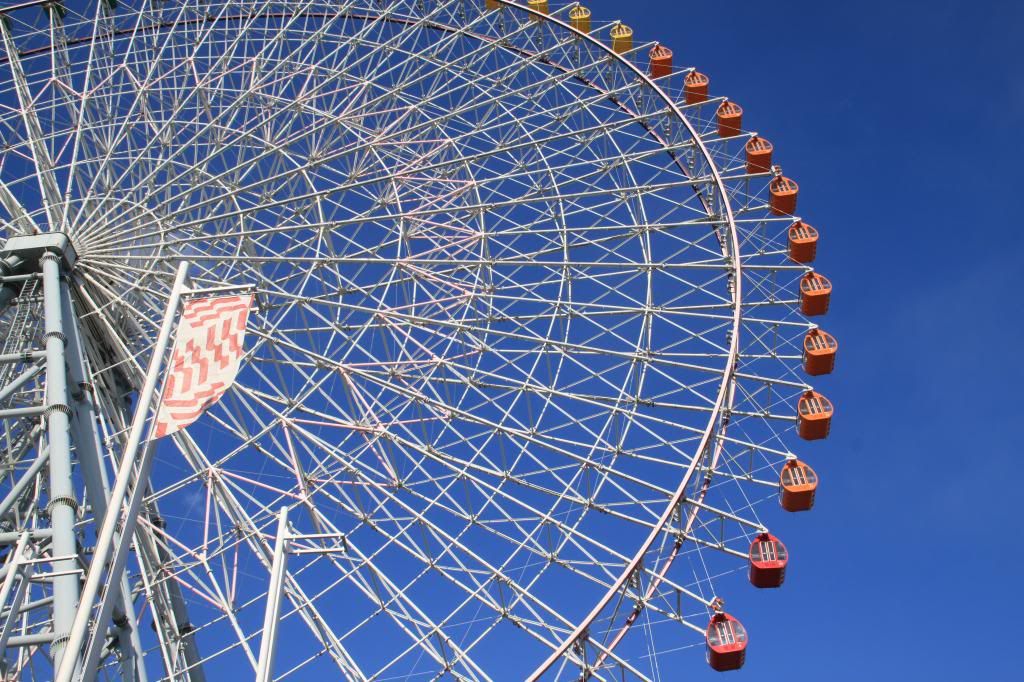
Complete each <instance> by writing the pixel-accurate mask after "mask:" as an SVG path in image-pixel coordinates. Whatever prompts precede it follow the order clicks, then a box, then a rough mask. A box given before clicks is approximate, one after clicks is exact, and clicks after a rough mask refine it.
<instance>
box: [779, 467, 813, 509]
mask: <svg viewBox="0 0 1024 682" xmlns="http://www.w3.org/2000/svg"><path fill="white" fill-rule="evenodd" d="M817 490H818V474H816V473H815V472H814V469H812V468H811V467H810V465H809V464H806V463H804V462H801V461H800V460H798V459H791V460H789V461H788V462H786V464H785V465H784V466H783V467H782V473H781V474H780V475H779V503H780V504H781V505H782V508H783V509H785V510H786V511H788V512H801V511H808V510H810V509H811V508H812V507H813V506H814V494H815V493H816V492H817Z"/></svg>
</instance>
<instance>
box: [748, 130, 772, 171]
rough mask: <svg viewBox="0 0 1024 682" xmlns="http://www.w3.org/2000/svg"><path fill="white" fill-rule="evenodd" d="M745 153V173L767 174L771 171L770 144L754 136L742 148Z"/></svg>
mask: <svg viewBox="0 0 1024 682" xmlns="http://www.w3.org/2000/svg"><path fill="white" fill-rule="evenodd" d="M744 149H745V150H746V152H747V172H748V173H767V172H768V171H770V170H771V169H772V150H773V149H774V147H773V146H772V143H771V142H769V141H768V140H766V139H764V138H763V137H758V136H757V135H754V136H753V137H752V138H750V139H749V140H747V144H746V145H745V146H744Z"/></svg>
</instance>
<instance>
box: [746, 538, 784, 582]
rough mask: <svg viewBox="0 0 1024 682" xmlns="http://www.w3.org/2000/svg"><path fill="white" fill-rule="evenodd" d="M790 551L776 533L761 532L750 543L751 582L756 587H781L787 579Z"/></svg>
mask: <svg viewBox="0 0 1024 682" xmlns="http://www.w3.org/2000/svg"><path fill="white" fill-rule="evenodd" d="M788 563H789V553H788V552H786V546H785V545H784V544H782V541H781V540H779V539H778V538H777V537H775V536H774V535H771V534H770V533H761V534H760V535H758V536H757V537H756V538H755V539H754V541H753V542H752V543H751V544H750V584H752V585H753V586H754V587H780V586H781V585H782V581H784V580H785V579H786V564H788Z"/></svg>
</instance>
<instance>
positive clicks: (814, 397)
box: [797, 391, 833, 440]
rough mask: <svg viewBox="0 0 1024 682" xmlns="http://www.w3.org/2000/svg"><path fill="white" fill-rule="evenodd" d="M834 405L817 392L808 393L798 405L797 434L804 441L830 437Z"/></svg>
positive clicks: (801, 397)
mask: <svg viewBox="0 0 1024 682" xmlns="http://www.w3.org/2000/svg"><path fill="white" fill-rule="evenodd" d="M832 412H833V410H832V403H830V402H829V400H828V398H826V397H825V396H823V395H822V394H820V393H817V392H816V391H807V392H806V393H804V394H803V395H802V396H800V401H799V402H798V403H797V419H798V422H799V423H798V424H797V432H798V433H799V434H800V437H801V438H803V439H804V440H821V439H822V438H827V437H828V432H829V429H831V428H832Z"/></svg>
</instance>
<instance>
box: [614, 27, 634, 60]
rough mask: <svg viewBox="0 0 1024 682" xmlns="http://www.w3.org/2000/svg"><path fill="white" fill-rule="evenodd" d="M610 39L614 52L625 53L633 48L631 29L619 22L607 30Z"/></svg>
mask: <svg viewBox="0 0 1024 682" xmlns="http://www.w3.org/2000/svg"><path fill="white" fill-rule="evenodd" d="M609 35H610V36H611V39H612V50H614V51H615V53H616V54H625V53H627V52H629V51H630V50H632V49H633V29H631V28H630V27H629V26H626V25H625V24H622V23H619V24H615V25H614V26H612V30H611V31H610V32H609Z"/></svg>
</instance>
